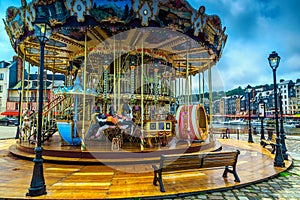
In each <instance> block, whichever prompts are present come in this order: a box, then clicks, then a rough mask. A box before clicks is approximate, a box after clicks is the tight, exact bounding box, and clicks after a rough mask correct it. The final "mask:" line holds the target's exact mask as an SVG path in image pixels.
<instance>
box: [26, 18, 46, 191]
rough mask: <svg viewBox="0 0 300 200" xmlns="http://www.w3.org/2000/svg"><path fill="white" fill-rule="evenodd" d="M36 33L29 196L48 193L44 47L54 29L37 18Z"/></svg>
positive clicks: (42, 19) (44, 19) (43, 19)
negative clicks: (34, 142)
mask: <svg viewBox="0 0 300 200" xmlns="http://www.w3.org/2000/svg"><path fill="white" fill-rule="evenodd" d="M33 24H34V33H35V36H36V37H37V39H38V40H39V42H40V69H39V70H40V71H39V72H40V76H39V99H38V124H37V125H38V126H37V145H36V147H35V149H34V152H35V158H34V159H33V162H34V169H33V175H32V179H31V184H30V188H29V189H28V193H27V194H26V195H27V196H40V195H43V194H46V193H47V192H46V185H45V180H44V173H43V158H42V151H43V148H42V147H41V145H42V140H41V139H42V117H43V116H42V114H43V88H44V82H43V77H44V47H45V44H46V42H47V41H48V40H49V39H50V36H51V33H52V29H51V26H50V24H49V21H48V19H46V18H36V19H35V21H34V22H33Z"/></svg>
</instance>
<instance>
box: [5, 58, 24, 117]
mask: <svg viewBox="0 0 300 200" xmlns="http://www.w3.org/2000/svg"><path fill="white" fill-rule="evenodd" d="M21 74H22V60H21V59H20V58H18V57H16V56H14V57H13V61H12V62H7V61H1V62H0V114H1V115H2V116H5V115H6V116H14V115H18V113H17V112H10V111H9V112H6V111H7V99H8V98H9V89H10V88H11V87H13V86H14V85H16V83H17V82H18V81H20V80H21V78H22V75H21ZM14 110H15V109H14Z"/></svg>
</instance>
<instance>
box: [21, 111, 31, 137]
mask: <svg viewBox="0 0 300 200" xmlns="http://www.w3.org/2000/svg"><path fill="white" fill-rule="evenodd" d="M30 115H31V113H30V112H29V110H25V111H24V112H23V115H22V116H23V123H22V126H21V130H20V133H21V137H20V138H22V139H23V140H26V139H27V138H29V137H30V132H31V119H30Z"/></svg>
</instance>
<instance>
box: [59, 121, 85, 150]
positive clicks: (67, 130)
mask: <svg viewBox="0 0 300 200" xmlns="http://www.w3.org/2000/svg"><path fill="white" fill-rule="evenodd" d="M57 128H58V132H59V134H60V136H61V137H62V139H63V140H64V141H65V142H66V143H68V144H69V145H73V146H76V145H80V143H81V138H79V137H76V138H73V134H72V123H70V122H57Z"/></svg>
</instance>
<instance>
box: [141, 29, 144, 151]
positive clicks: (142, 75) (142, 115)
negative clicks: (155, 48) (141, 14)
mask: <svg viewBox="0 0 300 200" xmlns="http://www.w3.org/2000/svg"><path fill="white" fill-rule="evenodd" d="M141 134H142V135H141V151H143V150H144V33H142V65H141Z"/></svg>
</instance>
